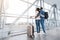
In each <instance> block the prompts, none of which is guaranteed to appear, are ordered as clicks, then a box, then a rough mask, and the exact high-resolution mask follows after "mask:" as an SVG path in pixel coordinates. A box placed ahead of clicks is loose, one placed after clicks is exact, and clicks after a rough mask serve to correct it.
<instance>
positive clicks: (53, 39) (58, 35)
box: [0, 27, 60, 40]
mask: <svg viewBox="0 0 60 40" xmlns="http://www.w3.org/2000/svg"><path fill="white" fill-rule="evenodd" d="M0 40H60V28H59V27H58V28H55V29H52V30H48V31H46V34H44V33H43V32H42V31H41V32H40V34H37V33H36V32H35V37H34V38H29V37H27V35H26V34H23V35H17V36H13V37H8V38H2V39H0Z"/></svg>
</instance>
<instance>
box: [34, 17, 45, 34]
mask: <svg viewBox="0 0 60 40" xmlns="http://www.w3.org/2000/svg"><path fill="white" fill-rule="evenodd" d="M35 22H36V29H37V33H39V32H40V24H41V26H42V29H43V32H44V33H46V32H45V26H44V18H42V19H40V20H35Z"/></svg>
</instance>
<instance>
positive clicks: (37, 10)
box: [30, 8, 40, 33]
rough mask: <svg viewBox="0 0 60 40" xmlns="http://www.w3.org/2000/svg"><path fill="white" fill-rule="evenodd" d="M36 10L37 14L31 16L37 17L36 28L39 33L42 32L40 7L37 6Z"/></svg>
mask: <svg viewBox="0 0 60 40" xmlns="http://www.w3.org/2000/svg"><path fill="white" fill-rule="evenodd" d="M35 11H36V14H35V16H31V17H30V18H32V17H35V22H36V30H37V33H40V15H39V12H40V9H39V8H36V10H35Z"/></svg>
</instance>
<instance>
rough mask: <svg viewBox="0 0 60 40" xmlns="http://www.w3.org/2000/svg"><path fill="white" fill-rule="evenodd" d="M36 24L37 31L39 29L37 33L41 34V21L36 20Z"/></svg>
mask: <svg viewBox="0 0 60 40" xmlns="http://www.w3.org/2000/svg"><path fill="white" fill-rule="evenodd" d="M35 22H36V29H37V33H39V32H40V20H35Z"/></svg>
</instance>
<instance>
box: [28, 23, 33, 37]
mask: <svg viewBox="0 0 60 40" xmlns="http://www.w3.org/2000/svg"><path fill="white" fill-rule="evenodd" d="M27 36H29V37H34V26H33V25H32V24H29V26H28V27H27Z"/></svg>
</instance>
